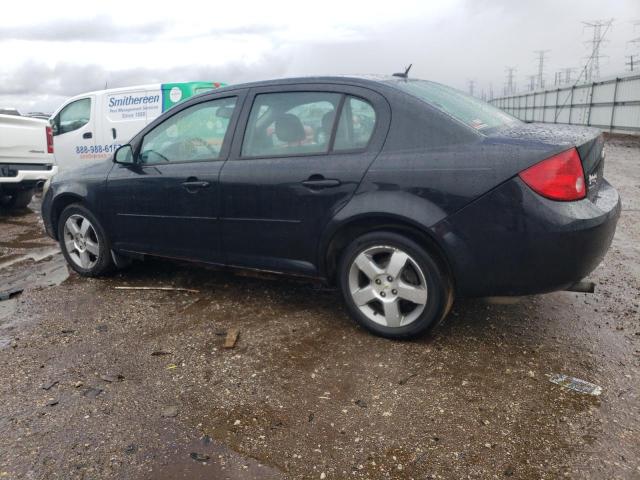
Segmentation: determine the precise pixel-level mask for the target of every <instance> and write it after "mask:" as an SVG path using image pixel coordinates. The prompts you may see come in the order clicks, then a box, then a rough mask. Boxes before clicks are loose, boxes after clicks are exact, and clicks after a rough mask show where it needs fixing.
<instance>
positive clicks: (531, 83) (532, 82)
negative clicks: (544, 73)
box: [527, 75, 538, 92]
mask: <svg viewBox="0 0 640 480" xmlns="http://www.w3.org/2000/svg"><path fill="white" fill-rule="evenodd" d="M536 78H538V76H537V75H527V81H528V82H529V91H530V92H533V91H534V90H535V89H536Z"/></svg>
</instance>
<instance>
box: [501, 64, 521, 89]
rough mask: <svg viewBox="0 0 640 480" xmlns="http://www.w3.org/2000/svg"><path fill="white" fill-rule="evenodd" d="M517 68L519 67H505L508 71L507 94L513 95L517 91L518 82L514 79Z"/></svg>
mask: <svg viewBox="0 0 640 480" xmlns="http://www.w3.org/2000/svg"><path fill="white" fill-rule="evenodd" d="M517 70H518V69H517V68H516V67H506V69H505V71H506V72H507V82H506V83H505V87H504V94H505V95H512V94H514V93H516V83H515V81H514V79H515V72H516V71H517Z"/></svg>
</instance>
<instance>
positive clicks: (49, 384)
mask: <svg viewBox="0 0 640 480" xmlns="http://www.w3.org/2000/svg"><path fill="white" fill-rule="evenodd" d="M57 384H58V380H52V381H51V382H47V383H45V384H44V385H42V389H43V390H51V389H52V388H53V387H55V386H56V385H57Z"/></svg>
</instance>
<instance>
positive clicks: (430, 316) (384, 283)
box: [338, 232, 453, 338]
mask: <svg viewBox="0 0 640 480" xmlns="http://www.w3.org/2000/svg"><path fill="white" fill-rule="evenodd" d="M338 275H339V282H340V288H341V290H342V294H343V297H344V299H345V302H346V305H347V308H348V309H349V312H350V313H351V316H352V317H353V318H354V319H355V320H356V321H358V323H360V324H361V325H362V326H364V327H365V328H367V329H368V330H370V331H372V332H373V333H376V334H378V335H381V336H383V337H387V338H411V337H415V336H418V335H420V334H422V333H424V332H426V331H427V330H429V329H430V328H431V327H433V326H435V325H436V324H437V323H438V322H439V321H440V320H441V319H442V318H443V317H444V316H445V315H446V314H447V310H448V309H449V308H450V306H451V299H452V293H453V292H452V289H451V283H450V282H449V280H448V278H447V277H446V275H445V273H444V272H443V269H442V268H441V267H440V265H439V262H437V261H436V259H435V258H434V257H433V256H432V255H431V254H429V253H428V252H427V251H426V250H425V249H424V248H422V247H421V246H420V245H418V244H417V243H416V242H414V241H412V240H410V239H408V238H406V237H404V236H402V235H398V234H396V233H392V232H373V233H368V234H366V235H363V236H361V237H359V238H357V239H355V240H354V241H353V242H352V243H351V244H350V245H349V246H348V247H347V248H346V250H345V251H344V253H343V255H342V257H341V261H340V264H339V267H338Z"/></svg>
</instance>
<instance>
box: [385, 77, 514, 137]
mask: <svg viewBox="0 0 640 480" xmlns="http://www.w3.org/2000/svg"><path fill="white" fill-rule="evenodd" d="M386 83H388V84H389V85H391V86H393V87H396V88H398V89H400V90H403V91H405V92H407V93H409V94H410V95H413V96H414V97H417V98H419V99H421V100H423V101H425V102H426V103H428V104H429V105H431V106H433V107H435V108H437V109H438V110H440V111H442V112H445V113H447V114H449V115H451V116H452V117H453V118H455V119H456V120H458V121H460V122H462V123H464V124H465V125H467V126H469V127H471V128H473V129H475V130H479V131H483V130H488V129H491V128H495V127H501V126H504V125H511V124H514V123H520V120H518V119H516V118H515V117H512V116H511V115H509V114H507V113H505V112H503V111H502V110H500V109H498V108H496V107H494V106H493V105H490V104H488V103H486V102H483V101H482V100H480V99H478V98H475V97H472V96H470V95H467V94H465V93H462V92H460V91H458V90H455V89H453V88H450V87H446V86H444V85H441V84H439V83H434V82H428V81H425V80H389V81H388V82H386Z"/></svg>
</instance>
